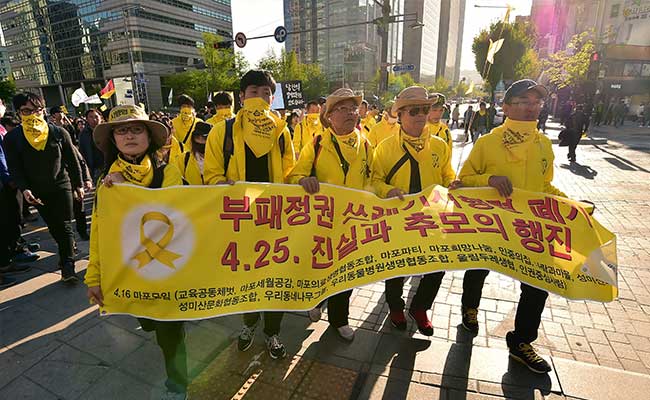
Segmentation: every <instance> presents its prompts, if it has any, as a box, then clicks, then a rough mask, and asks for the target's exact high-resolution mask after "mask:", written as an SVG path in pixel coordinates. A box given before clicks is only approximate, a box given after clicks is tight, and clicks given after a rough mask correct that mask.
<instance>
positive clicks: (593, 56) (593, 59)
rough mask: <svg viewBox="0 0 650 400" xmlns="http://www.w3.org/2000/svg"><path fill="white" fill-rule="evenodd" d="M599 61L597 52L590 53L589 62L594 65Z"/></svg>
mask: <svg viewBox="0 0 650 400" xmlns="http://www.w3.org/2000/svg"><path fill="white" fill-rule="evenodd" d="M599 61H600V53H598V52H597V51H595V52H593V53H591V62H592V63H594V62H599Z"/></svg>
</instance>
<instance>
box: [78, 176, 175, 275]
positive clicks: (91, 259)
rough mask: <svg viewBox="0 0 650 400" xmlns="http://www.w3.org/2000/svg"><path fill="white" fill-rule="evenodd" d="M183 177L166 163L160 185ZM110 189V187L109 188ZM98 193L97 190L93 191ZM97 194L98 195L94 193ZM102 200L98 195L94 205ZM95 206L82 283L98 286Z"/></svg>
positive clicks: (169, 183)
mask: <svg viewBox="0 0 650 400" xmlns="http://www.w3.org/2000/svg"><path fill="white" fill-rule="evenodd" d="M100 182H101V181H99V182H97V189H98V190H99V187H100V186H101V183H100ZM182 184H183V179H182V178H181V174H180V172H178V169H176V167H175V166H173V165H170V164H167V165H166V166H165V169H164V178H163V182H162V187H168V186H176V185H182ZM109 190H110V189H109ZM95 193H98V192H95ZM96 196H98V195H96ZM100 201H102V199H101V198H100V197H99V196H98V197H97V199H96V200H95V205H96V204H97V203H99V202H100ZM97 221H98V219H97V208H96V207H95V206H93V212H92V223H91V224H90V243H89V256H88V267H87V268H86V277H85V278H84V283H85V284H86V286H88V287H93V286H99V285H100V283H101V281H100V276H101V274H100V269H101V266H100V265H99V242H100V240H102V237H101V227H100V226H99V224H98V223H97ZM113 239H114V238H104V240H113Z"/></svg>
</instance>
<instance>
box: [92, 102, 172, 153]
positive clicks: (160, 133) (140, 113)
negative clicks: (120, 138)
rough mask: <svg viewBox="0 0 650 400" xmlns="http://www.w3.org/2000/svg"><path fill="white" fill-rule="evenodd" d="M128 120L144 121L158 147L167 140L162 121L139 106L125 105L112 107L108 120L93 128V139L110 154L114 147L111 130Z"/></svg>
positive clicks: (165, 128) (103, 151) (100, 148)
mask: <svg viewBox="0 0 650 400" xmlns="http://www.w3.org/2000/svg"><path fill="white" fill-rule="evenodd" d="M127 122H142V123H144V124H145V125H146V126H147V128H149V131H150V132H151V142H152V143H153V144H154V145H155V146H156V147H157V148H160V147H162V146H163V145H164V144H165V142H166V141H167V135H168V133H167V127H166V126H165V125H163V124H161V123H160V122H157V121H151V120H149V116H148V115H147V113H146V112H145V111H144V110H143V109H142V108H141V107H138V106H133V105H124V106H117V107H113V109H111V112H110V114H109V115H108V122H103V123H101V124H99V125H97V126H96V127H95V129H94V130H93V140H94V141H95V144H96V145H97V148H98V149H99V150H101V152H102V153H104V154H108V152H109V150H110V149H111V147H114V146H115V145H114V144H113V141H112V140H111V132H112V131H113V128H114V127H115V126H116V125H120V124H124V123H127Z"/></svg>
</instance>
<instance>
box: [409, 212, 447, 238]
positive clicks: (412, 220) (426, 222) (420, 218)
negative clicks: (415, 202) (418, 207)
mask: <svg viewBox="0 0 650 400" xmlns="http://www.w3.org/2000/svg"><path fill="white" fill-rule="evenodd" d="M404 221H405V222H406V225H405V226H404V230H405V231H418V232H420V236H422V237H427V236H428V234H427V230H429V229H438V228H439V226H438V224H436V221H434V219H433V216H431V215H427V214H425V213H422V212H416V213H413V214H411V215H409V216H407V217H406V218H404Z"/></svg>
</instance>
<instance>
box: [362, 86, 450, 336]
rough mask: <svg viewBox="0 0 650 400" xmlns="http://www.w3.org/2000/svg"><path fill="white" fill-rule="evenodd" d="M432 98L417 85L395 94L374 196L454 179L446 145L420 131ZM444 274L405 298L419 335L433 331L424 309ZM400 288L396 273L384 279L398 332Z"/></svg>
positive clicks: (378, 155)
mask: <svg viewBox="0 0 650 400" xmlns="http://www.w3.org/2000/svg"><path fill="white" fill-rule="evenodd" d="M435 101H436V99H435V98H430V97H429V95H428V93H427V91H426V89H425V88H423V87H419V86H411V87H408V88H406V89H404V90H402V91H401V92H400V94H399V95H397V98H396V99H395V104H394V105H393V113H394V114H396V115H397V116H398V118H399V119H400V132H399V134H397V135H394V136H391V137H389V138H388V139H386V140H384V141H383V142H381V143H380V144H379V146H377V148H376V150H375V154H374V157H373V163H372V184H373V186H374V188H375V193H377V195H378V196H379V197H381V198H391V197H399V198H400V199H403V198H404V194H406V193H409V194H412V193H418V192H420V191H421V190H422V189H424V188H426V187H429V186H431V185H441V186H445V187H448V186H449V185H450V184H452V182H454V179H455V177H456V174H455V173H454V170H453V169H452V168H451V156H450V150H449V147H448V146H447V144H446V143H445V142H444V140H442V139H440V138H439V137H437V136H431V135H430V134H429V131H428V130H427V129H425V124H426V122H427V114H429V110H430V108H431V104H433V103H435ZM444 274H445V273H444V272H434V273H429V274H426V275H424V276H423V277H422V279H421V280H420V282H419V285H418V288H417V291H416V293H415V296H414V297H413V300H412V301H411V305H410V307H409V315H410V316H411V317H412V318H413V319H414V320H415V322H416V323H417V326H418V330H419V331H420V333H422V334H423V335H427V336H431V335H433V326H432V324H431V321H430V320H429V317H428V316H427V311H428V310H429V309H430V308H431V306H432V305H433V300H434V298H435V296H436V294H437V292H438V289H439V288H440V283H441V282H442V278H443V276H444ZM403 286H404V278H402V277H399V278H393V279H388V280H387V281H386V302H387V303H388V308H389V310H390V321H391V323H392V324H393V326H394V327H396V328H397V329H400V330H405V329H406V318H405V317H404V306H405V303H404V300H403V299H402V292H403Z"/></svg>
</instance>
